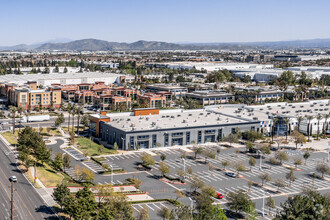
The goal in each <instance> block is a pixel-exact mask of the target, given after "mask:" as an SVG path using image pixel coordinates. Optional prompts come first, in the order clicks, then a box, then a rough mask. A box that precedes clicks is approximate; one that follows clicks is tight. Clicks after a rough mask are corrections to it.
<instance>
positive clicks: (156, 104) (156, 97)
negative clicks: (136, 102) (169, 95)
mask: <svg viewBox="0 0 330 220" xmlns="http://www.w3.org/2000/svg"><path fill="white" fill-rule="evenodd" d="M138 99H144V100H146V101H147V103H148V105H149V108H165V107H166V96H165V95H161V94H155V93H145V94H143V95H138Z"/></svg>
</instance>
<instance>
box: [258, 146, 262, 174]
mask: <svg viewBox="0 0 330 220" xmlns="http://www.w3.org/2000/svg"><path fill="white" fill-rule="evenodd" d="M258 153H259V156H260V164H259V170H262V167H261V163H262V155H261V151H260V150H258Z"/></svg>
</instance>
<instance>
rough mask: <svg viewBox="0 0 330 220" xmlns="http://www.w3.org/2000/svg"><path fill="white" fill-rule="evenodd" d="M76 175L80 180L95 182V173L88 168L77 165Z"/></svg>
mask: <svg viewBox="0 0 330 220" xmlns="http://www.w3.org/2000/svg"><path fill="white" fill-rule="evenodd" d="M74 174H75V177H76V178H77V180H78V181H80V182H89V183H91V182H93V180H94V177H95V175H94V173H93V172H92V171H90V170H89V169H87V168H84V167H79V166H78V165H76V166H75V171H74Z"/></svg>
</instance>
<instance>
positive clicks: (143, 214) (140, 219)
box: [136, 206, 149, 220]
mask: <svg viewBox="0 0 330 220" xmlns="http://www.w3.org/2000/svg"><path fill="white" fill-rule="evenodd" d="M136 220H149V209H148V208H147V206H143V208H140V210H139V214H138V216H137V218H136Z"/></svg>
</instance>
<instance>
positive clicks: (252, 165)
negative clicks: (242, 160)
mask: <svg viewBox="0 0 330 220" xmlns="http://www.w3.org/2000/svg"><path fill="white" fill-rule="evenodd" d="M256 163H257V161H256V159H255V158H254V157H250V159H249V165H250V171H252V167H254V166H255V165H256Z"/></svg>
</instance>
